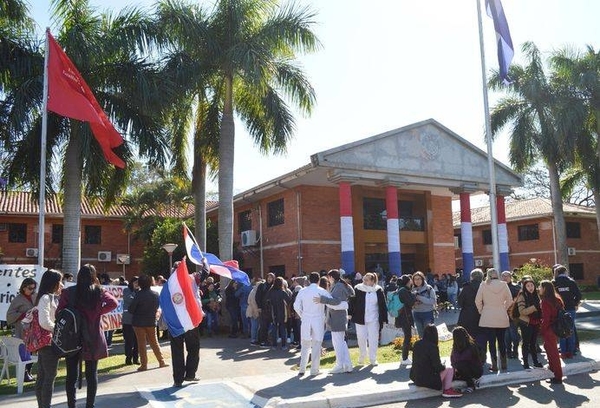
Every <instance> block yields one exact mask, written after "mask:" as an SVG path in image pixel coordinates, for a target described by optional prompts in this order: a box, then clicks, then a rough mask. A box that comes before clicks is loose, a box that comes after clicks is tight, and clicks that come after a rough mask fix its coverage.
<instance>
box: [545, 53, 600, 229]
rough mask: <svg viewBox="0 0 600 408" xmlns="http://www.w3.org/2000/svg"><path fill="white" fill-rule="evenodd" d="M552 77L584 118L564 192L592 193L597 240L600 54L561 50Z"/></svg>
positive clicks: (599, 217)
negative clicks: (584, 188) (578, 187)
mask: <svg viewBox="0 0 600 408" xmlns="http://www.w3.org/2000/svg"><path fill="white" fill-rule="evenodd" d="M551 61H552V66H553V68H554V71H555V75H556V77H557V79H558V80H559V81H561V83H562V84H563V85H564V87H565V88H567V92H568V93H569V95H570V96H571V97H572V100H573V102H572V104H571V106H572V109H574V110H575V111H580V110H581V108H582V106H583V109H584V112H585V113H584V115H582V116H580V117H579V121H578V123H575V124H574V127H575V128H576V129H577V130H578V131H579V132H578V134H577V135H578V136H579V137H577V146H576V153H577V155H576V157H575V161H574V166H573V169H571V171H570V172H569V174H568V176H569V177H568V178H566V179H565V180H564V183H563V186H564V189H565V190H567V191H570V190H572V188H573V186H574V185H576V184H577V183H584V184H585V185H586V186H587V187H588V188H589V189H590V190H591V191H592V193H593V196H594V204H595V208H596V224H597V226H598V234H599V237H600V206H599V205H598V203H600V143H599V141H598V137H599V136H600V51H595V50H594V48H593V47H592V46H588V47H587V49H586V51H585V52H584V53H581V52H577V51H575V50H572V49H569V48H564V49H562V50H559V51H557V52H555V53H554V54H553V56H552V58H551Z"/></svg>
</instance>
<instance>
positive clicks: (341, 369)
mask: <svg viewBox="0 0 600 408" xmlns="http://www.w3.org/2000/svg"><path fill="white" fill-rule="evenodd" d="M344 371H345V367H344V366H336V367H333V368H332V369H331V370H330V371H329V374H340V373H343V372H344Z"/></svg>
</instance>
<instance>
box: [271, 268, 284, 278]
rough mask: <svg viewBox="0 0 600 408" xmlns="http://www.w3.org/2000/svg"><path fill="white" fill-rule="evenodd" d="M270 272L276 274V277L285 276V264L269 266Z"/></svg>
mask: <svg viewBox="0 0 600 408" xmlns="http://www.w3.org/2000/svg"><path fill="white" fill-rule="evenodd" d="M269 272H270V273H272V274H275V277H277V276H281V277H285V265H272V266H269Z"/></svg>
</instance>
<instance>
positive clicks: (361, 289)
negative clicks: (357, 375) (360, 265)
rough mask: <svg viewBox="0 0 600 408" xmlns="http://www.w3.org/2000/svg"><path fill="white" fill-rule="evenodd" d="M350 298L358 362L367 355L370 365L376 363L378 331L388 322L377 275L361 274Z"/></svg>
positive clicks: (363, 359) (383, 297) (362, 362)
mask: <svg viewBox="0 0 600 408" xmlns="http://www.w3.org/2000/svg"><path fill="white" fill-rule="evenodd" d="M354 293H355V295H354V297H353V298H351V299H352V302H353V304H352V310H353V311H352V321H353V322H354V324H355V325H356V340H357V341H358V349H359V350H360V352H359V357H358V364H359V365H363V364H364V362H365V358H366V357H367V350H368V356H369V362H370V363H371V365H377V346H378V344H379V332H380V331H381V329H382V328H383V324H384V323H387V322H388V317H387V316H388V311H387V307H386V303H385V296H384V295H383V289H382V288H381V286H379V285H378V284H377V275H376V274H375V273H372V272H368V273H366V274H365V276H363V281H362V283H359V284H358V285H356V286H355V287H354Z"/></svg>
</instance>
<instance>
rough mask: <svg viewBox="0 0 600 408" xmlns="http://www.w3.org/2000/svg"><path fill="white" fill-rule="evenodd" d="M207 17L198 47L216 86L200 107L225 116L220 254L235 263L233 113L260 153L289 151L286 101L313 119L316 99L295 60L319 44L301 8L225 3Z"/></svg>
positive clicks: (254, 1)
mask: <svg viewBox="0 0 600 408" xmlns="http://www.w3.org/2000/svg"><path fill="white" fill-rule="evenodd" d="M165 4H179V3H176V2H175V1H172V2H168V1H167V2H166V3H165ZM201 14H202V15H205V16H206V17H205V18H204V19H201V20H203V21H204V23H203V24H202V25H199V28H201V29H202V31H201V32H199V36H198V37H197V41H196V44H197V45H198V48H200V49H201V50H202V55H203V56H204V59H203V60H202V67H203V71H204V72H205V73H206V74H207V75H208V76H207V77H206V79H207V81H208V82H204V83H203V84H202V85H203V87H204V89H206V86H209V87H210V89H209V90H208V91H207V93H206V94H205V95H206V96H207V97H206V99H201V100H200V102H199V103H200V104H203V103H205V102H207V103H208V104H209V107H208V108H207V112H208V111H210V112H216V113H218V117H219V119H220V123H219V126H218V129H219V146H218V160H219V173H218V180H219V222H218V230H219V255H220V257H221V258H222V259H232V258H233V167H234V148H235V125H234V114H237V116H238V118H239V119H240V120H241V121H242V122H243V123H244V124H245V126H246V128H247V130H248V131H249V133H250V135H251V136H252V137H253V139H254V141H255V144H256V145H257V146H258V147H259V148H260V149H261V151H262V152H264V153H269V152H274V153H283V152H285V148H286V145H287V142H288V141H289V139H290V138H291V136H292V133H293V130H294V126H295V122H294V117H293V115H292V112H291V110H290V108H289V106H288V105H287V103H286V102H285V100H284V97H287V98H288V100H289V101H290V102H291V103H292V104H294V105H295V106H296V108H298V109H299V111H300V112H302V113H304V114H310V112H311V110H312V107H313V105H314V101H315V95H314V91H313V89H312V87H311V86H310V84H309V82H308V80H307V78H306V77H305V76H304V74H303V72H302V70H301V69H300V68H299V67H298V66H297V65H296V64H295V57H296V54H297V53H300V52H311V51H314V50H316V49H317V48H318V47H319V42H318V40H317V38H316V36H315V34H314V33H313V32H312V31H311V26H312V25H313V21H312V18H313V16H314V14H313V13H312V12H311V11H310V10H309V9H307V8H301V7H299V6H297V5H296V4H295V3H290V4H289V5H287V6H283V7H280V6H279V5H278V4H277V2H275V1H273V0H220V1H217V2H216V5H215V7H214V9H213V10H212V11H211V12H210V13H205V12H201ZM182 44H183V45H184V46H187V44H185V43H182ZM186 51H189V49H187V50H186ZM190 54H192V55H193V53H191V52H190ZM195 89H199V88H195ZM213 129H214V127H213ZM200 134H201V135H204V133H203V132H202V131H200ZM198 171H200V170H198Z"/></svg>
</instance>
